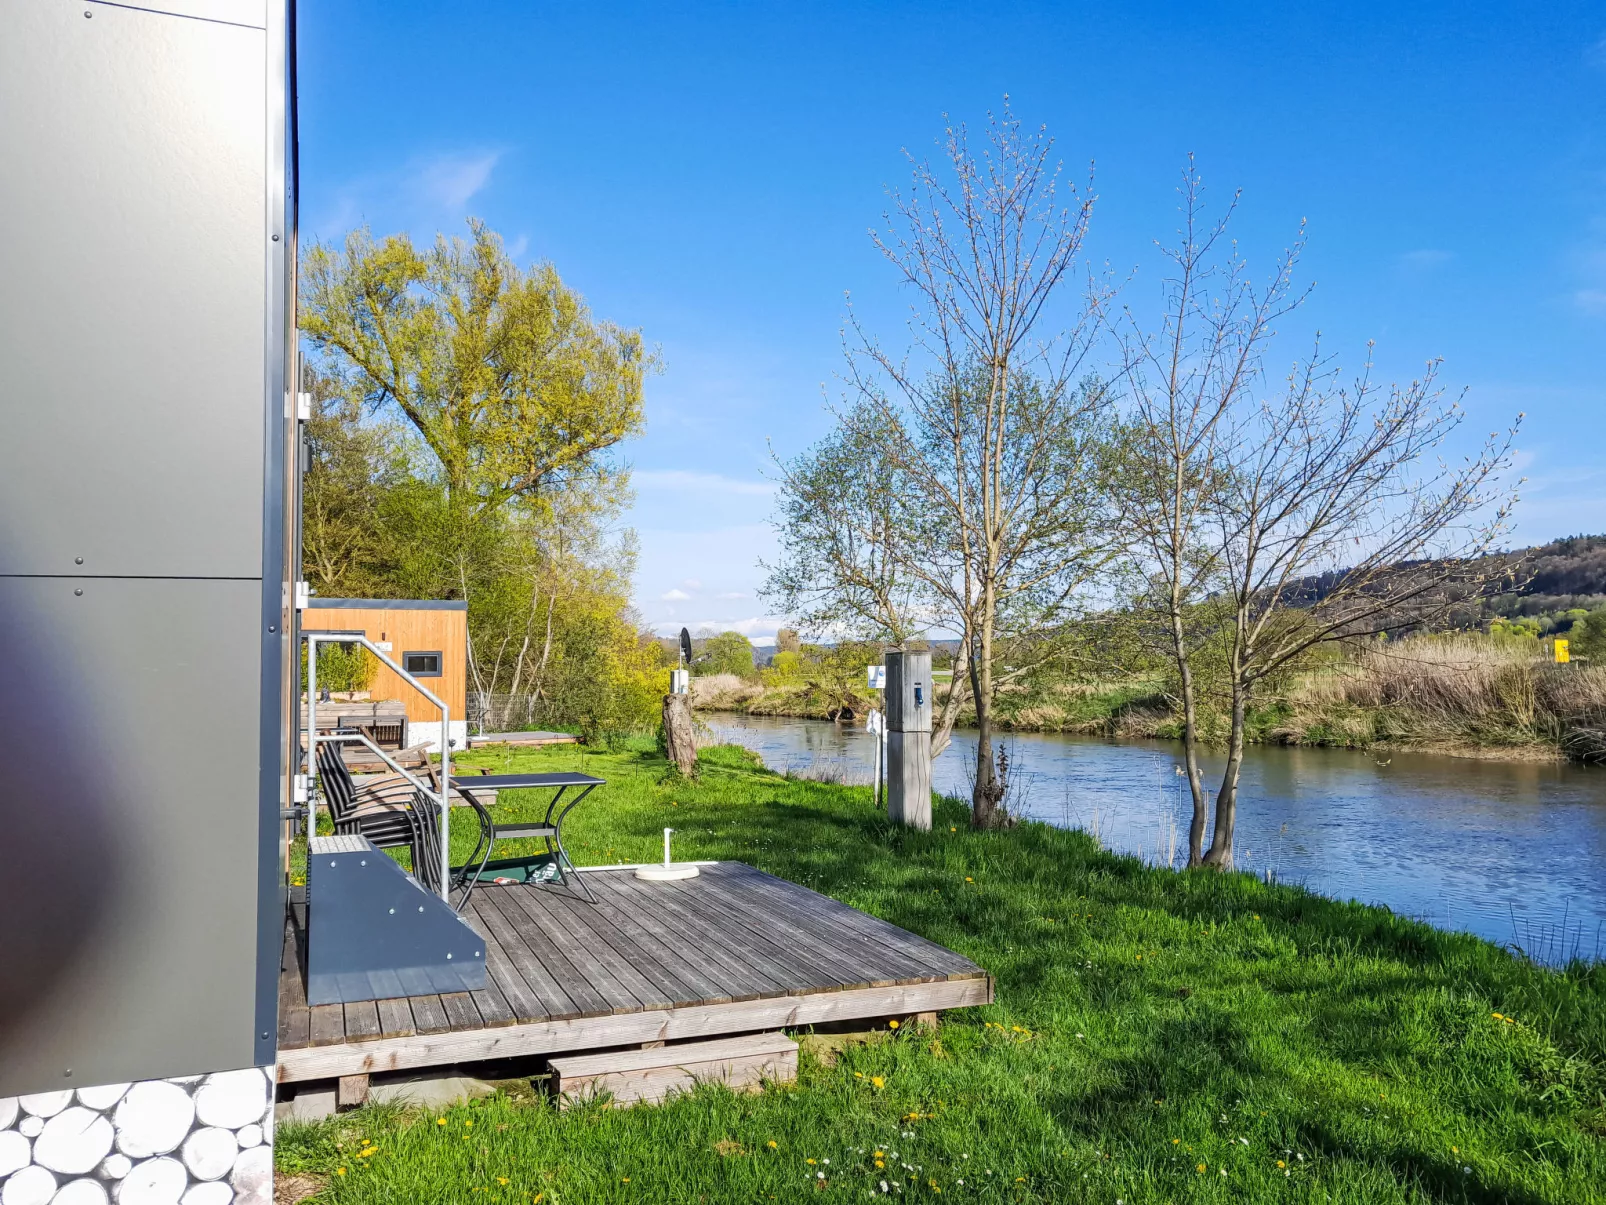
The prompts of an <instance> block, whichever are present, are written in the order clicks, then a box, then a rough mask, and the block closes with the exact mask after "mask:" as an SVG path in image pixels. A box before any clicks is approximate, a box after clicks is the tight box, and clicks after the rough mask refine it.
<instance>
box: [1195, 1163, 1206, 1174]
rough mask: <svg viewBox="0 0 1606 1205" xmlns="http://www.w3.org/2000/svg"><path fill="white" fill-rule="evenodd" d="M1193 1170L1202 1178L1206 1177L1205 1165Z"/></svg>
mask: <svg viewBox="0 0 1606 1205" xmlns="http://www.w3.org/2000/svg"><path fill="white" fill-rule="evenodd" d="M1193 1170H1194V1171H1196V1172H1198V1173H1199V1174H1200V1175H1201V1176H1202V1175H1204V1172H1205V1165H1204V1164H1202V1163H1201V1164H1200V1165H1199V1166H1198V1167H1196V1168H1194V1169H1193Z"/></svg>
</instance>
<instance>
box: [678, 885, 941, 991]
mask: <svg viewBox="0 0 1606 1205" xmlns="http://www.w3.org/2000/svg"><path fill="white" fill-rule="evenodd" d="M701 890H702V891H703V892H705V893H707V894H708V895H709V896H711V897H712V898H713V899H715V900H718V901H719V902H720V903H722V904H723V905H724V906H725V907H727V908H728V909H730V910H731V911H732V912H733V913H739V914H742V915H744V916H745V917H746V918H747V923H748V924H749V925H751V926H752V927H755V928H760V929H761V930H762V931H763V932H764V933H766V934H767V935H769V936H770V938H771V939H772V940H774V941H776V942H778V943H781V944H783V945H786V946H788V947H791V948H794V949H796V950H797V951H799V952H800V953H802V954H805V955H807V956H808V957H809V958H811V959H812V960H814V961H815V962H818V963H819V964H820V965H822V966H828V967H830V968H831V969H833V970H835V971H838V972H839V973H842V974H844V975H858V976H860V977H861V978H862V979H863V980H864V981H865V982H866V983H868V984H870V985H871V986H877V987H880V986H886V985H887V984H891V983H904V982H908V983H917V982H920V981H921V980H924V979H930V978H933V977H939V978H945V977H946V972H939V971H937V970H936V968H934V967H933V966H931V965H930V964H929V963H926V962H921V961H919V960H917V959H915V958H913V957H910V956H908V955H905V954H903V953H902V952H900V951H898V950H896V949H895V948H892V947H891V946H888V945H886V944H883V943H881V942H878V941H876V940H874V939H872V938H870V937H868V936H866V935H862V934H856V933H853V932H851V931H849V930H846V929H843V928H841V927H839V926H834V925H831V924H830V923H828V922H826V921H823V920H820V919H819V918H818V917H817V916H815V915H813V914H811V913H810V912H809V910H808V909H807V908H806V907H804V906H801V903H800V902H798V901H781V900H777V901H775V902H776V905H777V906H776V908H774V909H773V910H764V911H760V910H759V909H756V908H754V907H753V906H752V904H753V901H752V898H751V895H750V894H747V893H744V892H743V891H742V890H741V889H740V888H736V887H733V885H732V884H731V883H729V882H728V881H724V880H721V879H719V878H718V877H715V876H710V877H709V881H708V882H707V883H706V884H703V885H702V887H701ZM845 906H846V905H844V907H845Z"/></svg>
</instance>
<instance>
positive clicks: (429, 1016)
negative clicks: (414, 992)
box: [407, 995, 452, 1033]
mask: <svg viewBox="0 0 1606 1205" xmlns="http://www.w3.org/2000/svg"><path fill="white" fill-rule="evenodd" d="M407 1003H408V1004H409V1005H410V1006H411V1008H412V1012H413V1028H414V1029H415V1030H417V1031H418V1032H419V1033H444V1032H445V1031H446V1030H448V1029H450V1028H451V1027H452V1023H451V1022H450V1021H449V1020H448V1019H447V1017H446V1008H445V1006H444V1005H442V1004H441V998H440V997H439V996H436V995H425V996H409V997H408V999H407Z"/></svg>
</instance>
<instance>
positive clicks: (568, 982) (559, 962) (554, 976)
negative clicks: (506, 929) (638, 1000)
mask: <svg viewBox="0 0 1606 1205" xmlns="http://www.w3.org/2000/svg"><path fill="white" fill-rule="evenodd" d="M500 904H506V905H507V906H506V907H501V906H499V907H498V908H497V911H498V912H499V913H500V914H501V916H502V919H503V920H505V921H506V922H507V923H508V924H510V925H512V926H513V929H514V931H515V932H516V933H518V935H519V937H520V939H521V940H522V941H523V943H524V947H525V949H527V950H528V951H529V952H530V955H531V956H532V957H533V958H534V959H535V960H536V961H537V962H538V963H539V964H540V966H541V969H542V970H543V971H545V973H546V976H547V978H548V979H549V980H550V981H551V982H552V983H553V984H554V985H555V986H556V987H557V989H558V990H559V992H561V993H562V996H563V998H564V999H566V1000H568V1001H569V1009H570V1011H571V1012H572V1013H573V1015H575V1016H582V1017H589V1016H597V1015H598V1014H601V1013H606V1012H609V1011H611V1006H610V1005H609V1004H608V1002H607V1001H606V1000H604V999H603V998H602V996H601V994H600V993H598V991H597V990H596V989H595V988H594V987H592V986H591V984H590V982H589V981H588V980H587V979H586V977H585V976H584V975H582V974H581V973H580V972H579V971H577V970H576V969H575V967H574V964H573V963H571V962H570V961H569V959H568V958H567V957H566V956H565V955H564V953H563V952H562V951H561V950H559V949H558V948H557V946H555V945H553V944H552V941H551V939H550V938H548V937H547V935H546V932H545V930H543V929H542V928H541V927H540V926H539V925H537V924H536V923H535V921H534V919H533V918H532V917H531V915H530V913H529V911H528V910H527V909H526V908H524V907H522V906H521V904H520V902H519V901H518V900H517V899H503V900H500V901H499V905H500Z"/></svg>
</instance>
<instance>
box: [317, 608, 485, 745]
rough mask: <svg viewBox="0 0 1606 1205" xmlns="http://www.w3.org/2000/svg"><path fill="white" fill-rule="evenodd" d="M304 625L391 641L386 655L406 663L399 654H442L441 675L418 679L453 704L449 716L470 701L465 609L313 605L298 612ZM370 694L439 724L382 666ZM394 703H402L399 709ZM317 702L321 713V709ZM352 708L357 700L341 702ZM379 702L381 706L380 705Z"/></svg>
mask: <svg viewBox="0 0 1606 1205" xmlns="http://www.w3.org/2000/svg"><path fill="white" fill-rule="evenodd" d="M301 623H302V626H303V627H304V628H309V629H313V630H317V631H324V632H363V633H364V634H366V635H367V637H368V639H370V640H372V641H373V642H374V643H375V644H378V643H380V642H381V641H382V640H388V641H390V647H391V653H390V659H391V660H392V661H394V662H395V663H396V664H397V665H402V664H404V663H403V661H402V654H403V653H435V652H438V653H440V655H441V676H440V677H439V678H421V679H419V681H421V682H423V684H424V685H425V686H427V687H428V688H429V689H430V690H431V691H433V692H434V693H435V694H436V695H438V696H439V697H440V698H441V700H442V701H443V702H445V704H446V706H447V707H449V708H451V712H452V719H454V720H461V719H463V718H464V717H465V708H466V706H467V703H468V612H467V611H455V610H453V611H443V610H436V609H433V608H431V609H427V610H410V609H408V608H405V607H399V606H398V607H314V608H312V609H310V610H308V611H306V612H304V613H303V615H302V620H301ZM368 693H369V694H370V695H372V696H373V698H374V699H375V700H385V701H391V700H394V702H392V703H391V705H390V706H389V707H388V708H386V710H390V711H396V710H405V711H406V713H407V718H408V719H409V720H421V721H423V722H424V723H426V724H438V723H439V722H440V718H441V713H440V712H439V711H438V710H437V709H436V708H435V707H434V705H433V704H431V703H430V702H429V700H427V699H426V698H424V696H423V695H421V694H419V693H418V692H417V691H416V690H414V689H413V688H412V687H411V686H410V685H408V684H407V683H406V682H405V681H404V680H403V679H401V678H399V677H397V676H396V675H395V674H394V673H392V672H391V671H390V670H388V669H386V668H385V667H384V666H383V665H381V666H379V667H378V668H377V669H375V671H374V680H373V681H372V682H371V683H369V685H368ZM396 703H399V704H400V705H401V706H400V707H399V708H398V707H397V706H396ZM326 706H330V704H323V705H321V706H319V708H318V713H319V716H320V717H321V716H322V714H323V711H324V707H326ZM344 706H348V707H352V708H353V709H355V708H356V707H358V706H361V705H360V704H345V705H344ZM381 706H384V704H383V703H382V704H381Z"/></svg>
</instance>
